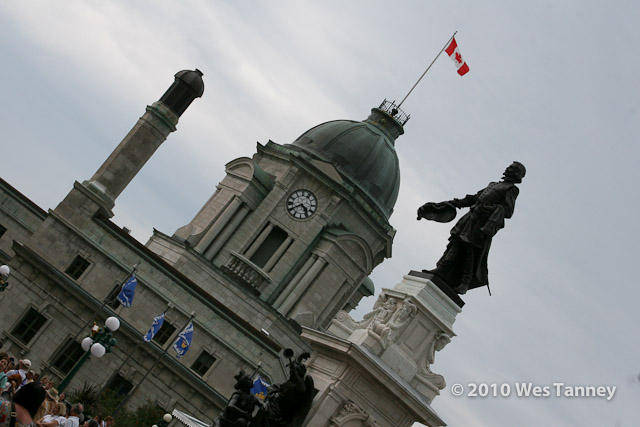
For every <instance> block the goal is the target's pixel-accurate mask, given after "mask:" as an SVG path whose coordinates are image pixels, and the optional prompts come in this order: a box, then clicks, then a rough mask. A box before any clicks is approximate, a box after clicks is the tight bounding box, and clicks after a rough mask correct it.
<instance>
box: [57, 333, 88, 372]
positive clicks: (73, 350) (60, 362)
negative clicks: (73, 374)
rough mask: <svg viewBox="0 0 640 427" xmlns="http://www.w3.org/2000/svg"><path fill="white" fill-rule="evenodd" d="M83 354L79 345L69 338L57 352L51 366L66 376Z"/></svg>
mask: <svg viewBox="0 0 640 427" xmlns="http://www.w3.org/2000/svg"><path fill="white" fill-rule="evenodd" d="M84 353H85V352H84V350H82V347H80V344H79V343H77V342H76V341H74V340H73V339H71V338H69V339H68V340H67V342H66V343H65V344H64V346H62V348H61V349H60V351H58V355H57V356H56V358H55V359H54V361H53V363H52V364H51V366H53V367H54V368H56V369H57V370H59V371H60V372H62V373H63V374H65V375H66V374H68V373H69V371H70V370H71V368H73V366H74V365H75V364H76V363H77V362H78V360H80V358H81V357H82V355H84Z"/></svg>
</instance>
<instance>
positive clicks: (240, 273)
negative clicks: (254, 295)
mask: <svg viewBox="0 0 640 427" xmlns="http://www.w3.org/2000/svg"><path fill="white" fill-rule="evenodd" d="M224 269H225V270H227V271H228V272H230V273H232V274H233V275H234V276H236V277H237V278H238V279H240V280H241V281H243V282H244V283H246V284H248V285H249V286H251V287H252V288H254V289H256V290H257V291H262V289H264V287H265V286H266V285H267V284H268V283H270V282H271V278H269V276H267V275H266V274H265V273H264V272H263V271H262V270H261V269H260V267H258V266H257V265H255V264H254V263H252V262H251V261H249V260H248V259H246V258H245V257H243V256H242V255H240V254H238V253H235V252H231V259H230V260H229V262H227V265H225V267H224Z"/></svg>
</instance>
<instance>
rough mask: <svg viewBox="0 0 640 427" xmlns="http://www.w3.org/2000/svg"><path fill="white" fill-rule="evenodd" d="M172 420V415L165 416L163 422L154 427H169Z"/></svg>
mask: <svg viewBox="0 0 640 427" xmlns="http://www.w3.org/2000/svg"><path fill="white" fill-rule="evenodd" d="M172 419H173V417H172V416H171V414H164V415H163V416H162V421H160V423H159V424H154V425H153V426H152V427H167V426H168V425H169V423H170V422H171V420H172Z"/></svg>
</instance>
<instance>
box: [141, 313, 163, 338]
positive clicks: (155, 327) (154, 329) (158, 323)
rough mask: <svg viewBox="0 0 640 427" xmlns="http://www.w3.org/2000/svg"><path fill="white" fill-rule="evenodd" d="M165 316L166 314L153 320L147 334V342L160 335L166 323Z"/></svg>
mask: <svg viewBox="0 0 640 427" xmlns="http://www.w3.org/2000/svg"><path fill="white" fill-rule="evenodd" d="M165 314H166V312H165V313H162V314H161V315H159V316H156V317H154V318H153V323H152V324H151V329H149V332H147V335H145V336H144V340H145V341H146V342H149V341H151V340H152V339H153V337H155V336H156V334H157V333H158V331H159V330H160V328H162V324H163V323H164V315H165Z"/></svg>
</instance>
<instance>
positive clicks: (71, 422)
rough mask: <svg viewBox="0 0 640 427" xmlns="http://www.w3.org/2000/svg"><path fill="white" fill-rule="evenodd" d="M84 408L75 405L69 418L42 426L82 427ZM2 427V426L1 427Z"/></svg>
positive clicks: (80, 405)
mask: <svg viewBox="0 0 640 427" xmlns="http://www.w3.org/2000/svg"><path fill="white" fill-rule="evenodd" d="M83 412H84V406H83V405H82V404H81V403H75V404H73V405H71V411H69V417H68V418H66V419H65V418H59V419H57V420H54V421H50V422H48V423H42V424H41V425H42V426H45V427H56V426H61V427H79V426H80V417H82V416H83V414H82V413H83ZM0 427H2V425H0Z"/></svg>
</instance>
